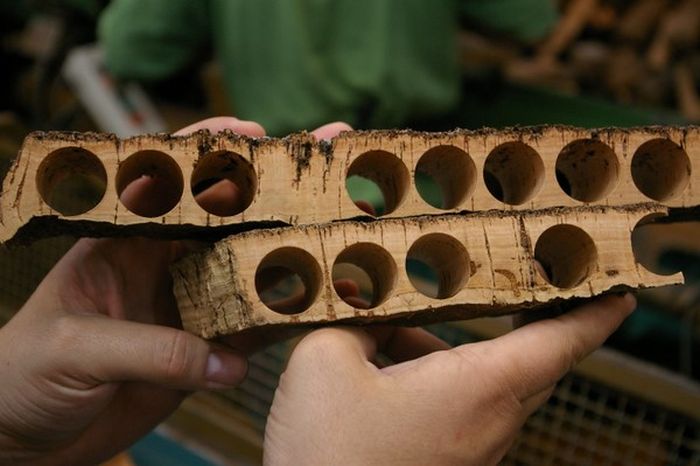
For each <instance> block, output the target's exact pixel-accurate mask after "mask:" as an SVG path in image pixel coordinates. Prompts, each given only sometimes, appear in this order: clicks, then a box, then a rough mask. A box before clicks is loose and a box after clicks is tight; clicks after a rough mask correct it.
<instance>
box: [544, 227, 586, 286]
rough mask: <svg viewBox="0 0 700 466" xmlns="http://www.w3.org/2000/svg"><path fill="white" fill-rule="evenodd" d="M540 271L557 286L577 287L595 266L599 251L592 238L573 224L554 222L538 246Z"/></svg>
mask: <svg viewBox="0 0 700 466" xmlns="http://www.w3.org/2000/svg"><path fill="white" fill-rule="evenodd" d="M535 260H536V261H537V263H536V268H537V271H538V272H539V273H540V275H542V277H543V278H544V279H545V280H547V282H549V283H550V284H552V285H554V286H556V287H557V288H574V287H576V286H578V285H580V284H581V283H583V282H584V281H585V280H586V279H587V278H588V277H589V276H590V275H591V274H592V273H593V271H594V270H595V269H596V267H597V264H598V252H597V250H596V247H595V244H594V243H593V239H591V237H590V236H589V235H588V233H586V232H585V231H583V230H582V229H580V228H579V227H575V226H573V225H555V226H553V227H551V228H548V229H547V230H546V231H545V232H544V233H542V234H541V235H540V237H539V239H538V240H537V244H536V245H535Z"/></svg>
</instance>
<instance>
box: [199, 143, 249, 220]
mask: <svg viewBox="0 0 700 466" xmlns="http://www.w3.org/2000/svg"><path fill="white" fill-rule="evenodd" d="M190 184H191V186H192V195H193V196H194V197H195V200H196V201H197V204H199V206H200V207H201V208H203V209H204V210H206V211H207V212H209V213H210V214H213V215H217V216H219V217H227V216H230V215H236V214H240V213H241V212H243V211H244V210H245V209H247V208H248V206H250V204H251V203H252V202H253V198H254V197H255V191H256V190H257V188H258V179H257V176H256V174H255V169H254V168H253V165H251V163H250V162H248V161H247V160H246V159H244V158H243V156H241V155H240V154H236V153H233V152H229V151H219V152H212V153H210V154H207V155H205V156H204V157H202V158H201V159H200V160H199V161H198V162H197V165H196V166H195V168H194V171H193V172H192V179H191V181H190Z"/></svg>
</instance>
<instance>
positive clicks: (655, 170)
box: [632, 138, 691, 201]
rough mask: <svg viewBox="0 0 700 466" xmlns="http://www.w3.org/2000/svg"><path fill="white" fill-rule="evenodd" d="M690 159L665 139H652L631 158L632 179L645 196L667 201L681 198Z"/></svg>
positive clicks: (689, 169) (688, 176) (685, 185)
mask: <svg viewBox="0 0 700 466" xmlns="http://www.w3.org/2000/svg"><path fill="white" fill-rule="evenodd" d="M690 173H691V168H690V159H689V158H688V154H687V153H686V152H685V150H683V148H682V147H681V146H679V145H678V144H676V143H675V142H673V141H670V140H668V139H661V138H659V139H652V140H651V141H647V142H645V143H644V144H642V145H641V146H639V149H637V150H636V151H635V153H634V155H633V156H632V179H633V180H634V184H635V185H636V186H637V189H639V190H640V191H641V192H642V193H643V194H644V195H645V196H647V197H649V198H651V199H653V200H655V201H667V200H669V199H673V198H676V197H678V196H680V195H681V193H682V192H683V190H684V189H685V188H686V187H687V186H688V181H689V180H690Z"/></svg>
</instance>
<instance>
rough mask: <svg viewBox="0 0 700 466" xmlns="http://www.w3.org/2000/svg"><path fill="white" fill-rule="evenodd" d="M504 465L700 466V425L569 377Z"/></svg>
mask: <svg viewBox="0 0 700 466" xmlns="http://www.w3.org/2000/svg"><path fill="white" fill-rule="evenodd" d="M502 464H503V465H565V464H571V465H581V466H585V465H591V466H594V465H595V466H603V465H609V466H612V465H615V466H616V465H674V466H675V465H700V425H699V424H698V422H695V421H693V420H692V419H689V418H687V417H685V416H682V415H680V414H677V413H672V412H669V411H667V410H664V409H662V408H659V407H657V406H654V405H652V404H649V403H647V402H645V401H643V400H639V399H634V398H631V397H629V396H626V395H625V394H623V393H620V392H617V391H615V390H611V389H609V388H608V387H605V386H604V385H601V384H598V383H595V382H593V381H591V380H588V379H585V378H583V377H579V376H577V375H574V374H570V375H568V376H567V377H565V378H564V379H563V380H562V381H561V382H560V383H559V385H558V386H557V389H556V391H555V393H554V395H553V396H552V398H550V400H549V401H548V402H547V404H545V405H544V406H543V407H542V408H540V409H539V410H538V411H537V412H536V413H535V414H534V415H533V416H532V417H530V419H528V421H527V423H526V424H525V426H524V427H523V430H522V432H521V434H520V436H519V437H518V439H517V440H516V442H515V444H514V445H513V447H512V448H511V450H510V452H509V453H508V455H507V456H506V458H505V459H504V461H503V463H502Z"/></svg>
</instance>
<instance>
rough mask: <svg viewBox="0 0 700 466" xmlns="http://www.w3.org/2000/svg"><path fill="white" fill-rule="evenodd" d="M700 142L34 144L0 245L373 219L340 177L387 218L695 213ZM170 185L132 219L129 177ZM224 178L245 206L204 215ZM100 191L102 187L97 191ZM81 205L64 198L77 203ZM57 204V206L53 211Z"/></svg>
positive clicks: (523, 139) (4, 216)
mask: <svg viewBox="0 0 700 466" xmlns="http://www.w3.org/2000/svg"><path fill="white" fill-rule="evenodd" d="M695 160H700V130H699V129H698V128H696V127H688V128H666V127H654V128H637V129H604V130H584V129H577V128H569V127H538V128H521V129H506V130H491V129H484V130H479V131H464V130H459V131H454V132H449V133H418V132H411V131H369V132H348V133H343V134H341V135H340V136H338V137H336V138H335V139H333V140H332V141H330V142H322V143H318V142H316V141H315V140H314V139H313V138H312V137H311V136H310V135H309V134H305V133H301V134H296V135H292V136H289V137H287V138H284V139H272V138H263V139H250V138H247V137H243V136H238V135H235V134H232V133H220V134H218V135H211V134H209V133H207V132H199V133H195V134H193V135H191V136H183V137H174V136H169V135H149V136H140V137H136V138H132V139H126V140H119V139H117V138H115V137H114V136H111V135H103V134H91V133H87V134H79V133H33V134H32V135H30V136H29V137H28V138H27V139H26V141H25V143H24V146H23V148H22V150H21V151H20V154H19V156H18V158H17V159H16V161H15V163H14V165H13V167H12V169H11V171H10V173H9V174H8V176H7V177H6V179H5V181H4V184H3V188H2V194H1V196H0V242H5V241H7V240H9V239H11V238H13V237H14V236H15V235H16V234H17V233H18V232H20V235H18V236H26V237H29V238H31V237H36V236H42V235H50V234H53V233H71V234H75V235H90V236H97V235H123V234H147V235H151V236H160V237H164V236H168V237H191V236H197V235H201V234H211V233H212V232H218V233H216V234H218V235H219V237H223V236H225V235H226V234H228V233H232V232H239V231H243V230H247V229H254V228H259V227H269V226H282V225H285V224H287V225H310V224H320V223H326V222H330V221H336V220H348V219H355V218H358V217H362V216H367V215H368V214H367V213H366V212H363V211H362V210H361V209H360V208H358V206H357V205H356V204H355V203H354V202H353V200H352V199H351V198H350V196H349V195H348V192H347V190H346V178H347V177H348V175H358V176H362V177H365V178H368V179H371V180H373V181H375V182H376V183H377V184H378V185H379V187H380V188H381V189H382V192H383V195H384V198H385V201H386V204H387V209H386V210H387V211H386V212H384V215H383V217H384V218H403V217H413V216H421V215H439V214H445V213H457V212H485V211H489V210H503V211H512V212H526V211H537V210H542V209H551V208H555V207H569V208H574V209H575V208H578V207H581V206H629V205H636V204H641V203H646V202H649V201H654V202H658V203H659V204H660V205H662V206H665V207H672V208H689V207H695V206H697V205H698V203H699V202H698V200H699V197H700V191H699V190H698V188H697V187H698V186H699V185H700V184H699V183H700V171H696V170H693V163H692V162H693V161H695ZM139 174H146V175H149V176H151V175H155V176H158V177H162V178H166V179H168V180H169V182H171V185H172V186H171V188H172V190H174V191H175V199H174V202H173V203H172V205H169V206H167V207H166V209H165V210H164V211H163V212H158V213H157V214H156V215H155V216H153V214H152V213H149V214H148V215H149V216H144V215H138V214H137V213H133V212H130V211H129V210H128V209H127V208H126V207H125V206H124V205H123V204H122V203H121V202H120V195H119V191H120V190H121V189H122V188H123V186H120V184H121V185H124V184H125V183H126V182H127V181H129V179H130V178H133V177H138V176H139ZM416 174H419V175H425V176H429V177H431V178H433V180H435V181H437V182H438V184H440V185H441V187H442V191H443V204H441V205H440V206H438V207H435V206H432V205H430V204H428V203H427V202H426V201H425V200H424V199H423V198H422V197H421V195H420V193H419V192H418V190H417V188H416V183H415V181H414V178H415V176H416ZM74 175H78V176H83V177H84V178H85V177H92V178H91V179H92V182H93V183H95V184H99V183H100V182H101V183H103V186H102V187H101V189H103V190H104V193H103V194H101V196H98V198H97V200H96V201H95V203H94V204H95V205H87V206H86V207H85V209H83V210H79V211H73V210H71V211H69V212H66V211H63V213H61V212H60V211H59V210H61V209H59V210H56V205H55V203H54V202H52V201H51V200H50V199H49V197H50V193H49V191H51V188H52V187H55V186H56V185H57V184H60V182H61V181H62V180H65V179H67V178H69V177H71V176H74ZM216 176H222V177H228V178H229V179H232V180H234V182H235V183H236V184H237V185H238V186H239V188H241V189H242V191H244V195H245V196H244V197H246V196H247V197H246V202H244V204H247V203H248V201H249V202H250V203H249V205H247V206H245V205H243V206H241V209H240V210H241V211H240V212H239V213H236V214H234V215H223V216H222V215H217V214H215V213H210V212H207V211H206V210H204V209H203V208H202V207H200V205H199V204H198V203H197V202H196V200H195V197H194V196H193V194H192V187H193V185H194V183H193V177H194V180H195V182H196V181H197V180H199V181H202V180H204V181H206V178H207V177H216ZM96 189H100V188H96ZM83 194H84V193H82V192H80V191H79V190H77V191H75V192H71V191H70V189H68V195H69V196H71V195H72V196H75V197H77V198H78V200H81V199H82V197H81V196H83ZM52 205H54V207H52Z"/></svg>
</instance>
